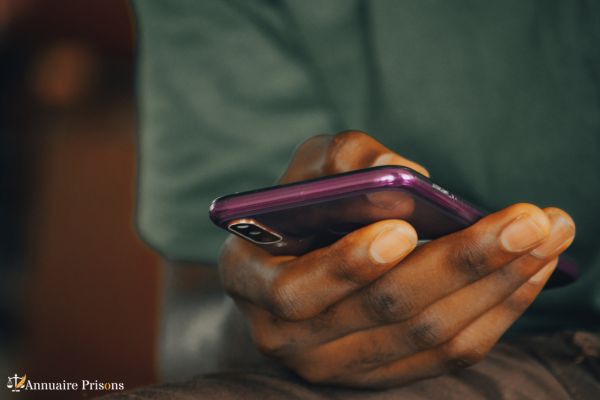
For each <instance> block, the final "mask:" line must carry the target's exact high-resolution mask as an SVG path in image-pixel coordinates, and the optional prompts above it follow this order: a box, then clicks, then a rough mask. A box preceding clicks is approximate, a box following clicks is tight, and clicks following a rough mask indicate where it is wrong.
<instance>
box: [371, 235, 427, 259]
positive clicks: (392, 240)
mask: <svg viewBox="0 0 600 400" xmlns="http://www.w3.org/2000/svg"><path fill="white" fill-rule="evenodd" d="M416 244H417V238H416V237H415V234H414V232H413V231H411V230H409V229H407V228H405V227H402V226H395V227H392V228H387V229H385V230H383V231H382V232H380V233H379V234H378V235H377V236H376V237H375V239H374V240H373V242H372V243H371V246H370V247H369V254H370V256H371V258H372V259H373V261H375V262H377V263H380V264H384V263H386V264H387V263H390V262H393V261H396V260H399V259H401V258H402V257H404V256H405V255H406V254H408V253H409V252H410V251H411V250H412V249H413V248H414V247H415V246H416Z"/></svg>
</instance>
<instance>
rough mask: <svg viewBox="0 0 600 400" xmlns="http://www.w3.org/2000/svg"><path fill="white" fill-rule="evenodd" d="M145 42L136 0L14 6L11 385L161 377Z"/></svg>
mask: <svg viewBox="0 0 600 400" xmlns="http://www.w3.org/2000/svg"><path fill="white" fill-rule="evenodd" d="M134 43H135V27H134V26H133V24H132V15H131V10H130V5H129V3H128V2H127V1H125V0H86V1H81V0H53V1H50V0H46V1H44V0H0V54H1V55H0V98H1V103H0V163H1V168H0V236H1V239H0V273H1V275H0V285H1V287H0V371H1V372H2V374H1V375H2V377H3V379H6V378H4V377H6V376H8V375H11V376H12V375H14V374H18V375H22V374H24V373H26V374H27V375H28V376H29V377H30V378H31V379H33V380H35V381H62V380H63V379H66V380H70V381H76V380H78V379H92V380H94V379H98V380H99V381H102V380H104V381H110V382H115V381H116V382H124V383H125V386H126V388H128V389H131V388H134V387H136V386H140V385H144V384H149V383H152V382H155V381H156V379H157V378H156V375H157V373H156V358H157V355H156V354H157V350H156V347H157V345H156V343H157V332H158V330H159V329H158V326H159V321H158V310H159V296H160V291H159V286H160V285H159V268H158V259H157V258H156V256H155V255H154V254H153V253H152V252H151V251H150V250H148V249H147V248H145V247H144V245H143V244H141V243H140V241H139V240H138V239H137V237H136V235H135V233H134V228H133V209H134V202H135V198H134V194H135V167H136V154H135V146H136V145H135V143H136V142H135V110H134V100H133V89H134V80H133V69H134V50H133V48H134ZM1 393H2V394H0V398H3V396H4V395H5V394H6V393H8V391H5V389H2V390H1ZM98 394H102V393H101V392H100V393H98ZM19 396H20V398H53V396H51V395H50V394H49V393H48V392H44V393H40V394H38V395H35V393H32V392H22V393H20V394H19ZM27 396H28V397H27ZM93 396H95V394H94V393H93V392H86V393H82V392H79V391H78V392H58V393H57V394H56V396H55V398H61V399H68V398H81V397H93Z"/></svg>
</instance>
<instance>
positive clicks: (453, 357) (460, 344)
mask: <svg viewBox="0 0 600 400" xmlns="http://www.w3.org/2000/svg"><path fill="white" fill-rule="evenodd" d="M488 351H489V350H488V349H484V348H482V347H480V346H477V345H474V344H472V343H467V342H466V341H464V340H451V341H449V342H448V343H447V344H445V345H443V346H442V354H443V356H442V357H443V358H444V361H445V364H446V366H447V367H448V368H449V369H451V370H452V369H457V368H466V367H469V366H471V365H473V364H476V363H478V362H480V361H481V360H483V359H484V358H485V356H486V355H487V353H488Z"/></svg>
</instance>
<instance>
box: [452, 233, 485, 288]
mask: <svg viewBox="0 0 600 400" xmlns="http://www.w3.org/2000/svg"><path fill="white" fill-rule="evenodd" d="M466 239H467V240H460V241H458V243H459V244H458V245H456V244H455V245H454V246H453V247H454V248H453V251H452V253H451V257H450V263H451V265H453V266H454V268H456V269H457V270H458V272H459V273H460V274H462V275H463V276H465V277H466V278H467V280H468V281H469V282H473V281H476V280H478V279H480V278H482V277H483V276H485V275H487V274H488V273H489V272H490V268H489V260H488V254H487V251H486V248H485V246H484V245H483V244H482V242H481V241H479V240H477V239H475V240H471V239H470V238H466Z"/></svg>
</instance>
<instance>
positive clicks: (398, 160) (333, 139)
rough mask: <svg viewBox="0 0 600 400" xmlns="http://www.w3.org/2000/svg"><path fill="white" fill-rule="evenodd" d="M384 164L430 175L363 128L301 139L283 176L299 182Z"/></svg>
mask: <svg viewBox="0 0 600 400" xmlns="http://www.w3.org/2000/svg"><path fill="white" fill-rule="evenodd" d="M381 165H401V166H405V167H409V168H412V169H413V170H415V171H417V172H419V173H421V174H423V175H425V176H429V172H428V171H427V170H426V169H425V168H424V167H423V166H421V165H420V164H418V163H416V162H414V161H411V160H409V159H407V158H404V157H402V156H400V155H398V154H396V153H395V152H393V151H392V150H390V149H388V148H387V147H385V146H384V145H382V144H381V143H379V142H378V141H377V140H375V139H374V138H372V137H371V136H369V135H367V134H366V133H363V132H360V131H345V132H341V133H338V134H336V135H334V136H329V135H319V136H315V137H313V138H311V139H309V140H307V141H306V142H304V143H302V144H301V145H300V146H299V147H298V149H297V150H296V152H295V154H294V157H293V159H292V162H291V163H290V165H289V167H288V169H287V170H286V172H285V173H284V174H283V176H282V177H281V179H280V182H281V183H290V182H296V181H300V180H305V179H312V178H317V177H321V176H325V175H333V174H339V173H342V172H348V171H353V170H357V169H361V168H368V167H374V166H381Z"/></svg>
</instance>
